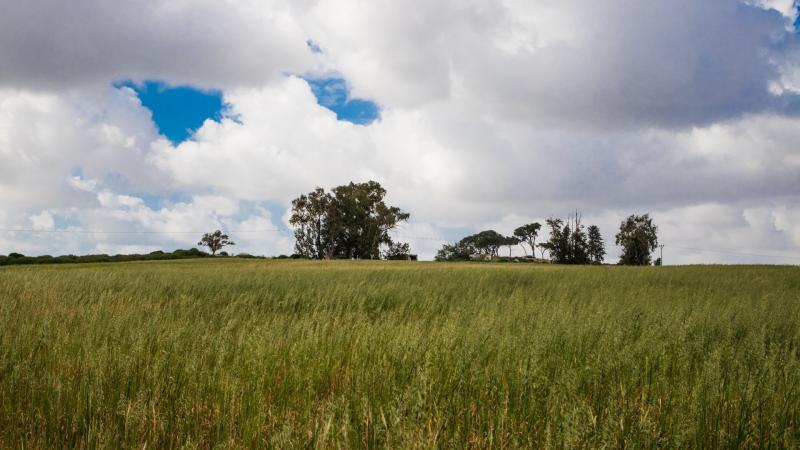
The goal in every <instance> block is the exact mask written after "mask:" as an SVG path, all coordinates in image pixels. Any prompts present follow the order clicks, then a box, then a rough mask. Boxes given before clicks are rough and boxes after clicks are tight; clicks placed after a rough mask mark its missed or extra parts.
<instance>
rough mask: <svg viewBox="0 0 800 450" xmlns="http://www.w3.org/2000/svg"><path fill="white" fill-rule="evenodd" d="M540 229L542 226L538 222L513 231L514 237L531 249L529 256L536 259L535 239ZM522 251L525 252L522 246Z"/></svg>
mask: <svg viewBox="0 0 800 450" xmlns="http://www.w3.org/2000/svg"><path fill="white" fill-rule="evenodd" d="M541 229H542V224H540V223H539V222H534V223H529V224H527V225H523V226H521V227H519V228H517V229H516V230H514V236H515V237H516V238H517V239H519V240H520V242H525V243H527V244H528V245H529V246H530V247H531V256H533V257H534V258H535V257H536V238H537V237H538V236H539V230H541ZM521 247H522V250H523V251H525V246H524V245H522V246H521ZM526 254H527V252H526Z"/></svg>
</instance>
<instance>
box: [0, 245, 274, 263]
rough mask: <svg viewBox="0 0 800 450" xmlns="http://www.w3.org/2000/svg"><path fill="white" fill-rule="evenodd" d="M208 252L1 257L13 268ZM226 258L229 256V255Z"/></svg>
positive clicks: (155, 258) (198, 255)
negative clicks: (29, 265)
mask: <svg viewBox="0 0 800 450" xmlns="http://www.w3.org/2000/svg"><path fill="white" fill-rule="evenodd" d="M210 256H211V255H209V254H208V253H206V252H203V251H200V250H198V249H196V248H191V249H188V250H175V251H174V252H169V253H165V252H162V251H160V250H157V251H154V252H152V253H147V254H132V255H82V256H76V255H62V256H50V255H43V256H25V255H22V254H20V253H11V254H9V255H8V256H2V255H0V266H11V265H21V264H64V263H107V262H125V261H159V260H168V259H191V258H206V257H210ZM224 256H228V255H227V253H226V254H225V255H224ZM237 256H238V257H239V258H263V257H256V256H253V255H249V254H247V253H240V254H239V255H237Z"/></svg>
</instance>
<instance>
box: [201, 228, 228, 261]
mask: <svg viewBox="0 0 800 450" xmlns="http://www.w3.org/2000/svg"><path fill="white" fill-rule="evenodd" d="M197 245H200V246H203V247H208V249H209V250H211V255H216V254H217V252H218V251H219V250H221V249H222V248H223V247H226V246H228V245H236V243H235V242H233V241H232V240H230V238H229V237H228V235H227V234H225V233H223V232H222V231H220V230H217V231H214V232H213V233H205V234H203V237H202V238H201V239H200V242H198V243H197Z"/></svg>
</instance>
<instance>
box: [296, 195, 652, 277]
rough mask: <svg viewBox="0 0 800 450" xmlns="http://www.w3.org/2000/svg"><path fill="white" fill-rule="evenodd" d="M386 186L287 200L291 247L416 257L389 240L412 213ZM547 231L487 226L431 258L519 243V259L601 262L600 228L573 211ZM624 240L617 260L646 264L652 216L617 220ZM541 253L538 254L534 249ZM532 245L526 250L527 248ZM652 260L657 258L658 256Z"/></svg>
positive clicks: (473, 254)
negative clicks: (392, 199)
mask: <svg viewBox="0 0 800 450" xmlns="http://www.w3.org/2000/svg"><path fill="white" fill-rule="evenodd" d="M385 196H386V190H385V189H384V188H383V187H382V186H381V185H380V184H379V183H378V182H376V181H368V182H365V183H352V182H351V183H350V184H347V185H343V186H338V187H335V188H333V189H331V191H330V192H326V191H325V190H324V189H323V188H319V187H318V188H316V189H315V190H313V191H311V192H309V193H307V194H303V195H301V196H299V197H298V198H296V199H294V200H293V201H292V211H291V217H290V219H289V222H290V224H291V225H292V226H293V227H294V236H295V252H296V254H297V255H298V256H302V257H305V258H311V259H381V258H383V259H416V255H412V254H411V252H410V248H409V244H408V243H402V242H395V241H394V240H392V238H391V236H390V234H389V232H390V231H391V230H393V229H395V228H397V226H398V225H399V224H400V223H401V222H404V221H407V220H408V219H409V217H410V214H409V213H407V212H404V211H403V210H401V209H400V208H398V207H396V206H389V205H387V204H386V203H385V201H384V198H385ZM545 226H546V227H547V231H548V232H549V236H548V239H547V240H545V241H543V242H540V243H538V244H537V242H536V241H537V238H539V233H540V232H541V230H542V224H540V223H539V222H534V223H529V224H525V225H522V226H520V227H518V228H516V229H515V230H514V232H513V235H511V236H504V235H502V234H500V233H498V232H497V231H495V230H485V231H481V232H479V233H475V234H473V235H470V236H466V237H464V238H463V239H461V240H460V241H458V242H456V243H455V244H445V245H443V246H442V248H441V249H440V250H439V251H438V252H437V255H436V260H437V261H473V260H488V261H492V260H496V259H498V258H499V257H500V251H501V249H504V248H507V249H508V252H509V256H510V255H511V252H512V249H513V248H514V247H516V246H520V247H521V248H522V250H523V252H524V254H525V257H524V258H522V259H524V260H533V261H536V260H547V261H550V262H553V263H557V264H602V263H603V262H604V261H605V256H606V250H605V243H604V241H603V236H602V234H601V233H600V228H599V227H597V226H596V225H589V226H588V227H587V226H585V225H584V224H583V221H582V218H581V215H580V214H579V213H578V212H576V213H575V214H574V216H571V217H569V218H567V219H560V218H550V219H548V220H546V221H545ZM615 242H616V244H617V245H620V246H621V247H622V249H623V250H622V256H621V259H620V264H630V265H648V264H650V263H651V257H650V255H651V253H652V251H654V250H655V248H656V247H657V245H658V239H657V227H656V226H655V225H654V224H653V222H652V219H650V217H649V216H648V215H647V214H645V215H643V216H636V215H631V216H630V217H629V218H628V219H626V220H625V221H623V222H622V224H621V225H620V230H619V233H617V235H616V240H615ZM537 250H538V251H539V252H540V254H541V258H536V251H537ZM529 252H530V254H529ZM657 262H658V261H657Z"/></svg>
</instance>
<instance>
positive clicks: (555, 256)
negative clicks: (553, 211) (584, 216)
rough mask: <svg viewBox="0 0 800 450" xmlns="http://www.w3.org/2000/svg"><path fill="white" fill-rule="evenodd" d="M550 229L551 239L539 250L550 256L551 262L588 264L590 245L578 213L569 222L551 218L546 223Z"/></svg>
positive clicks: (540, 245) (540, 246)
mask: <svg viewBox="0 0 800 450" xmlns="http://www.w3.org/2000/svg"><path fill="white" fill-rule="evenodd" d="M545 223H546V224H547V226H548V228H550V239H549V240H548V241H547V242H545V243H542V244H539V245H538V246H539V248H540V249H542V256H543V257H544V250H546V251H547V252H548V253H549V254H550V260H551V261H553V262H555V263H558V264H588V263H589V262H590V257H589V244H588V243H587V242H586V232H585V231H584V226H583V224H582V223H581V216H580V214H578V213H577V212H576V213H575V217H574V218H570V219H568V220H566V221H565V220H562V219H556V218H550V219H547V221H546V222H545Z"/></svg>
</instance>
